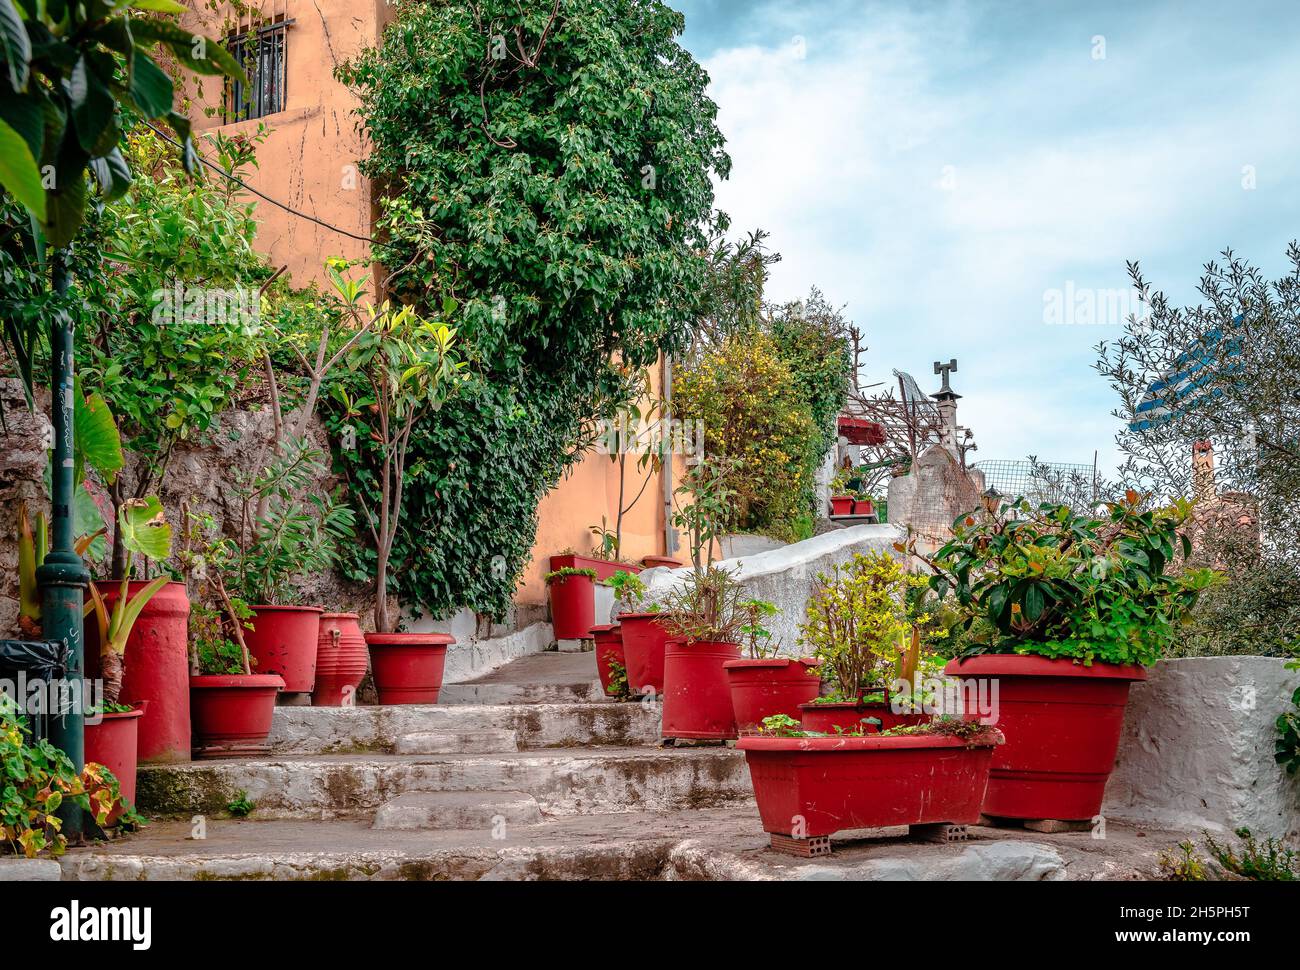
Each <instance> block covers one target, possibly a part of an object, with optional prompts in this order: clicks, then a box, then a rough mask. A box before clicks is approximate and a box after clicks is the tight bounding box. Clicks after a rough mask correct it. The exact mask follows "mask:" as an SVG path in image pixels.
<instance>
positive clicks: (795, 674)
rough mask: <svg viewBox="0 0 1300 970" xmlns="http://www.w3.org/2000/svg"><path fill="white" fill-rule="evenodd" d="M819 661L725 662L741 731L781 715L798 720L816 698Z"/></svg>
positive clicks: (773, 659) (737, 723) (805, 658)
mask: <svg viewBox="0 0 1300 970" xmlns="http://www.w3.org/2000/svg"><path fill="white" fill-rule="evenodd" d="M818 663H819V661H817V660H813V659H811V658H809V657H804V658H802V659H791V658H789V657H773V658H771V659H768V660H728V661H727V662H726V663H725V664H723V665H722V666H723V669H724V670H725V671H726V673H727V683H728V686H729V687H730V689H731V707H732V710H733V711H734V712H735V715H736V726H737V728H739V729H740V730H741V731H744V730H747V729H752V728H756V727H762V724H763V718H765V717H772V716H773V715H775V714H784V715H786V716H787V717H792V718H794V719H795V720H799V719H800V718H801V717H802V715H803V712H802V711H800V710H799V705H800V704H805V703H807V702H809V701H811V700H812V699H813V698H815V697H816V696H817V691H818V690H819V689H820V688H821V680H820V679H819V678H818V676H817V670H816V668H817V665H818Z"/></svg>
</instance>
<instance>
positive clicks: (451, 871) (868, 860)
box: [47, 802, 1189, 882]
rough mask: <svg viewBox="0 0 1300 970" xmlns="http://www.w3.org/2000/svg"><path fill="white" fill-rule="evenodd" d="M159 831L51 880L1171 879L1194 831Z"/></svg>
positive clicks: (679, 825) (243, 826) (633, 819)
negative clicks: (789, 844)
mask: <svg viewBox="0 0 1300 970" xmlns="http://www.w3.org/2000/svg"><path fill="white" fill-rule="evenodd" d="M194 831H195V829H194V825H193V823H192V822H191V820H189V819H184V820H178V821H155V822H153V823H151V824H150V825H149V826H148V827H147V828H145V829H144V830H142V831H140V832H137V833H135V834H132V835H128V836H126V837H124V838H120V839H116V840H114V841H112V842H107V843H100V844H94V845H91V846H86V847H79V848H78V847H74V848H71V849H69V850H68V851H67V853H66V854H65V855H64V856H62V857H61V858H60V859H59V860H58V861H57V862H52V861H51V862H47V866H48V867H53V868H55V869H57V868H58V867H62V868H61V874H62V877H63V879H64V880H132V881H134V880H160V879H166V880H176V879H184V880H205V881H206V880H219V879H231V880H241V881H247V880H312V881H321V880H329V881H337V880H403V879H404V880H449V879H458V880H475V879H477V880H505V879H518V880H539V879H584V880H602V879H621V880H628V879H636V880H674V881H682V880H729V881H734V880H775V879H784V880H815V881H824V880H835V881H854V882H857V881H863V880H873V881H888V880H918V881H927V882H933V881H941V880H965V881H969V880H1058V879H1079V880H1097V879H1115V880H1126V881H1127V880H1134V879H1158V878H1160V864H1159V857H1160V854H1161V853H1162V852H1165V851H1168V850H1169V849H1170V847H1171V846H1174V845H1175V844H1176V843H1177V842H1178V841H1180V840H1181V839H1185V838H1187V837H1188V835H1189V833H1186V832H1181V833H1180V832H1172V831H1158V830H1153V829H1139V828H1136V827H1133V826H1128V825H1124V824H1122V823H1112V824H1110V825H1108V826H1107V831H1106V838H1105V839H1102V840H1097V839H1088V838H1082V839H1081V838H1080V837H1079V836H1078V835H1076V834H1066V835H1040V834H1037V833H1029V832H1024V831H1021V830H1007V829H983V828H976V827H972V828H971V832H970V835H971V839H972V840H971V841H968V842H957V843H952V844H943V845H937V844H933V843H928V842H924V841H919V840H915V839H909V838H903V839H897V838H876V839H862V838H853V837H842V836H833V837H832V840H831V841H832V843H833V846H834V849H833V851H832V853H831V854H830V855H829V856H822V857H820V858H816V859H794V858H791V857H789V856H784V855H779V854H777V853H775V852H773V851H771V850H770V848H769V847H768V843H769V838H768V836H767V834H766V833H764V832H763V831H762V825H761V824H760V821H759V817H758V811H757V809H756V808H755V807H754V805H753V804H752V803H744V802H732V803H729V804H727V805H725V806H720V807H716V808H700V809H690V810H688V811H679V812H625V813H620V814H613V815H570V816H564V817H558V818H549V819H546V820H545V821H544V822H543V823H542V824H540V825H520V824H511V823H509V822H506V823H503V824H499V825H496V826H492V827H490V828H489V827H477V828H473V829H447V830H437V829H434V830H418V831H409V830H406V831H404V830H392V829H376V828H372V827H371V823H370V820H369V819H365V820H361V819H356V820H330V821H302V820H293V821H265V820H261V821H259V820H257V819H256V818H253V819H220V818H214V819H210V820H209V821H208V823H207V826H206V830H205V831H204V832H203V835H204V837H203V838H202V839H195V838H193V835H194Z"/></svg>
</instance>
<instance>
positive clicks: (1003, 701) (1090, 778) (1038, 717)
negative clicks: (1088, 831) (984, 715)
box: [944, 654, 1146, 821]
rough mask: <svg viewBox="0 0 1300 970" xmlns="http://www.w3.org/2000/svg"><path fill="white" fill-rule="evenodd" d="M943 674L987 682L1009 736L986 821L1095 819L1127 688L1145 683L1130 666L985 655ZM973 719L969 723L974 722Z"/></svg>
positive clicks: (996, 765) (997, 759)
mask: <svg viewBox="0 0 1300 970" xmlns="http://www.w3.org/2000/svg"><path fill="white" fill-rule="evenodd" d="M944 673H946V674H948V675H950V676H956V677H960V678H961V679H962V680H963V682H969V681H974V682H976V684H977V685H978V684H980V682H984V684H983V685H982V686H983V689H985V690H987V691H988V693H987V695H986V696H987V697H988V698H989V699H990V700H992V699H993V696H994V695H993V694H992V684H991V683H989V682H991V681H996V683H997V696H996V701H997V704H996V707H995V709H994V710H995V712H996V723H997V726H998V727H999V728H1000V729H1001V730H1002V733H1003V734H1004V735H1005V736H1006V739H1007V743H1006V744H1004V745H1001V746H1000V747H999V748H998V750H997V752H996V753H995V754H994V756H993V772H992V775H991V776H990V778H989V788H988V794H987V795H986V796H985V798H984V814H985V815H991V816H995V817H1002V818H1047V819H1062V820H1067V821H1068V820H1084V819H1092V818H1093V817H1095V816H1096V815H1097V814H1098V813H1099V812H1100V811H1101V801H1102V796H1103V794H1104V793H1105V789H1106V779H1107V778H1109V777H1110V772H1111V769H1112V768H1114V767H1115V752H1116V751H1117V750H1118V748H1119V738H1120V729H1121V728H1122V727H1123V724H1124V706H1125V705H1126V704H1127V703H1128V688H1129V684H1131V683H1132V682H1133V681H1135V680H1145V679H1146V671H1144V670H1143V669H1142V668H1141V667H1139V666H1135V665H1122V664H1107V663H1094V664H1093V665H1092V666H1091V667H1085V666H1083V665H1082V664H1076V663H1074V662H1073V661H1071V660H1068V659H1059V658H1056V659H1054V658H1050V657H1033V656H1019V655H1015V654H984V655H982V656H978V657H971V658H970V659H968V660H963V661H956V660H954V661H952V662H951V663H949V664H948V666H947V667H945V668H944ZM973 716H974V715H973V714H971V715H968V717H973Z"/></svg>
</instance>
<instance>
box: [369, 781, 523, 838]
mask: <svg viewBox="0 0 1300 970" xmlns="http://www.w3.org/2000/svg"><path fill="white" fill-rule="evenodd" d="M541 821H542V812H541V809H539V808H538V807H537V799H535V798H534V797H533V796H532V795H530V794H528V793H527V792H522V791H501V792H477V791H438V792H423V791H413V792H407V793H406V794H405V795H398V796H397V797H396V798H394V799H393V800H392V801H391V802H385V803H384V804H383V805H380V806H379V811H377V812H376V813H375V821H374V825H373V826H372V828H376V829H389V830H393V831H402V832H412V831H420V830H427V829H480V830H486V831H495V832H505V831H507V830H508V827H509V826H511V825H540V824H541Z"/></svg>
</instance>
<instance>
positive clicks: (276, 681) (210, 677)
mask: <svg viewBox="0 0 1300 970" xmlns="http://www.w3.org/2000/svg"><path fill="white" fill-rule="evenodd" d="M190 686H191V687H274V688H276V689H277V690H283V689H284V678H283V677H281V676H280V675H279V674H191V675H190Z"/></svg>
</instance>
